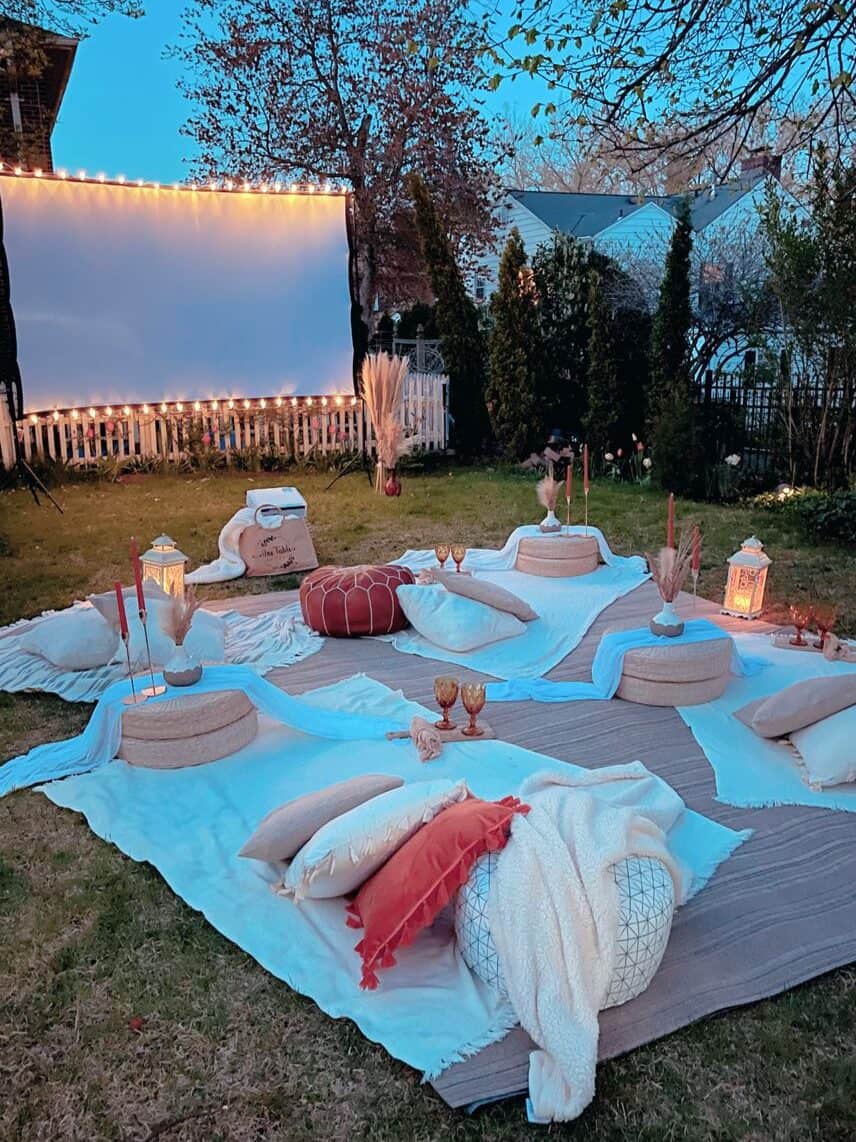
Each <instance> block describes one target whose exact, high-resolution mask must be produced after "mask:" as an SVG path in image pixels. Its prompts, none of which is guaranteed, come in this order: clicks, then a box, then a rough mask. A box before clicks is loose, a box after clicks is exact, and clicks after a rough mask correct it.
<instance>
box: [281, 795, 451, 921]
mask: <svg viewBox="0 0 856 1142" xmlns="http://www.w3.org/2000/svg"><path fill="white" fill-rule="evenodd" d="M467 792H468V791H467V786H466V782H464V781H457V782H455V781H450V780H449V779H448V778H438V779H436V780H435V781H414V782H411V783H410V784H409V785H402V786H401V788H400V789H391V790H390V791H389V792H388V793H381V794H380V795H379V796H377V797H372V798H371V800H369V801H365V802H363V804H362V805H357V806H356V807H355V808H353V809H350V810H349V811H348V812H347V813H343V814H342V815H341V816H340V817H336V818H334V820H332V821H328V823H327V824H326V825H324V826H322V827H321V828H320V829H319V830H318V832H317V833H316V834H315V835H314V836H313V837H312V839H311V840H309V841H307V842H306V844H305V845H304V846H303V848H302V849H300V851H299V852H298V853H297V855H296V856H295V858H294V860H293V861H292V862H291V864H290V865H289V866H288V870H287V871H286V874H285V876H284V877H283V881H282V888H281V890H280V892H281V893H282V894H283V895H285V896H293V897H294V900H295V903H299V902H300V901H301V900H303V899H304V898H305V897H307V898H310V899H314V900H329V899H330V898H331V897H332V896H344V895H345V894H346V893H348V892H355V891H356V890H357V889H358V888H359V887H360V885H361V884H364V883H365V882H366V881H367V880H368V878H369V877H370V876H371V875H372V874H373V873H375V872H377V870H378V869H379V868H380V866H381V865H382V864H383V863H384V861H385V860H387V859H388V858H389V857H391V856H392V854H393V853H394V852H395V851H396V849H398V848H400V847H401V846H402V845H403V844H404V842H405V841H408V840H409V839H410V838H411V837H412V836H413V834H414V833H415V832H416V830H417V829H419V828H421V827H422V825H424V824H425V823H426V822H428V821H430V820H432V819H433V818H434V817H436V815H437V814H438V813H439V812H440V811H441V810H443V809H445V808H447V807H448V806H449V805H454V804H455V802H456V801H463V799H464V798H465V797H466V796H467Z"/></svg>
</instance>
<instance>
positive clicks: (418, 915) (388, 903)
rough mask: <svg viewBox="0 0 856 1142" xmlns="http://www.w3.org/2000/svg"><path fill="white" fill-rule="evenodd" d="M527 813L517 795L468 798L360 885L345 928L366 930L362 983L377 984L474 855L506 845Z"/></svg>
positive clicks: (440, 815) (445, 900)
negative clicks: (517, 820)
mask: <svg viewBox="0 0 856 1142" xmlns="http://www.w3.org/2000/svg"><path fill="white" fill-rule="evenodd" d="M528 812H529V806H528V805H524V804H523V803H522V802H521V801H519V800H518V799H517V798H516V797H504V798H503V799H502V801H482V800H480V799H479V798H477V797H468V798H467V799H466V800H465V801H461V802H459V803H458V804H456V805H450V806H449V808H448V809H444V810H443V811H442V813H438V814H437V816H436V817H435V818H434V819H433V821H429V822H428V823H427V824H426V825H423V826H422V828H421V829H420V830H419V831H418V832H417V833H416V834H415V836H413V837H411V838H410V840H409V841H407V842H406V843H405V844H403V845H402V846H401V848H400V849H399V850H398V851H397V852H396V853H395V854H394V855H393V856H391V857H390V858H389V860H388V861H387V862H386V864H385V865H384V866H383V867H382V868H380V869H378V871H377V872H376V873H375V874H374V876H372V877H370V878H369V879H368V880H367V881H366V882H365V884H364V885H363V886H362V888H361V889H360V891H359V892H358V893H357V895H356V897H355V899H354V900H353V902H352V903H351V904H349V905H348V909H347V910H348V913H349V916H348V921H347V922H348V925H349V926H350V927H351V928H364V929H365V936H364V937H363V939H362V940H360V942H359V943H358V944H357V945H356V948H355V950H356V951H357V952H359V954H360V956H361V957H362V961H363V976H362V980H361V982H360V987H364V988H369V989H371V990H373V989H374V988H376V987H377V984H378V979H377V970H378V968H390V967H392V966H393V965H394V964H395V956H394V955H393V953H394V951H395V949H396V948H404V947H407V945H408V944H412V943H413V941H414V940H415V939H416V937H417V936H418V935H419V933H420V932H421V931H422V929H423V928H427V927H428V925H429V924H431V923H433V921H434V919H435V918H436V916H437V915H438V914H439V913H440V912H441V911H442V910H443V908H445V906H446V905H447V904H448V903H449V901H450V900H451V899H452V896H453V895H454V894H455V892H457V890H458V889H459V888H460V887H461V885H462V884H464V883H465V881H466V879H467V877H468V876H469V874H470V869H471V868H472V866H473V865H474V864H475V862H476V861H477V860H478V858H479V857H480V856H481V855H482V854H483V853H488V852H496V851H497V850H498V849H501V848H504V847H505V842H506V841H507V840H508V836H509V833H510V831H511V821H512V819H513V817H514V814H515V813H528Z"/></svg>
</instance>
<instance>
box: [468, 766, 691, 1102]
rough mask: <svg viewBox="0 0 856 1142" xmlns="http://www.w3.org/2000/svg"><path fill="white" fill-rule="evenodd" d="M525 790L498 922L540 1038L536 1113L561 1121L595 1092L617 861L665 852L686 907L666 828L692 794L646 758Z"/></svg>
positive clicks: (541, 781)
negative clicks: (653, 769) (681, 792)
mask: <svg viewBox="0 0 856 1142" xmlns="http://www.w3.org/2000/svg"><path fill="white" fill-rule="evenodd" d="M520 796H521V797H522V798H523V799H524V800H525V801H526V802H527V804H529V806H530V807H531V808H530V812H529V813H528V814H527V815H526V817H522V818H521V820H520V821H519V822H517V821H515V822H514V823H513V824H512V832H511V839H510V840H509V842H508V845H507V846H506V848H505V849H504V850H503V851H502V853H501V854H500V857H499V862H498V864H497V870H496V881H495V885H494V886H492V889H491V894H490V898H489V901H488V907H489V909H490V927H491V934H492V935H493V939H494V942H495V944H496V948H497V952H498V954H499V960H500V964H501V965H502V970H503V973H504V975H505V981H506V986H507V988H508V994H509V998H510V1000H511V1004H512V1006H513V1008H514V1010H515V1012H516V1014H517V1016H518V1018H519V1019H520V1022H521V1024H522V1026H523V1027H524V1028H525V1029H526V1031H528V1033H529V1035H530V1036H531V1037H532V1039H533V1040H534V1041H535V1043H536V1044H537V1045H538V1050H536V1051H533V1052H532V1054H531V1055H530V1057H529V1102H528V1104H527V1110H528V1113H529V1118H530V1120H531V1121H534V1122H556V1121H559V1122H564V1121H567V1120H569V1119H572V1118H576V1117H577V1116H578V1115H579V1114H581V1113H582V1111H583V1110H584V1109H585V1107H586V1106H588V1104H589V1103H590V1102H591V1100H592V1098H593V1097H594V1086H595V1067H596V1064H597V1044H598V1034H599V1028H598V1012H599V1011H600V1010H601V1008H602V1007H603V1005H604V1003H605V1001H606V996H607V993H608V991H609V983H610V979H611V977H612V969H613V964H614V961H615V946H616V941H617V938H618V890H617V888H616V885H615V880H614V877H613V876H612V873H611V869H612V866H613V865H614V864H615V863H616V862H617V861H621V860H626V859H627V858H628V857H633V856H642V857H651V858H653V859H655V860H659V861H662V862H663V864H664V865H665V866H666V867H667V868H668V869H669V871H670V872H671V874H672V879H673V881H674V885H675V901H676V904H678V905H680V904H683V902H684V901H685V900H686V898H687V893H688V891H689V887H690V880H691V875H690V870H689V867H688V866H687V865H686V864H685V863H684V862H683V861H681V860H679V859H676V858H675V856H674V855H673V853H672V852H671V851H670V848H669V841H668V833H669V830H670V829H672V828H673V827H674V825H675V824H676V823H677V821H678V820H679V819H680V817H681V816H682V815H683V813H684V803H683V801H682V800H681V798H680V797H679V796H678V795H677V793H675V791H674V790H673V789H671V788H670V786H668V785H667V784H666V783H665V782H664V781H662V780H661V779H660V778H659V777H656V776H654V775H653V774H651V773H649V772H648V770H647V769H646V768H645V766H644V765H642V763H641V762H638V761H637V762H632V763H631V764H629V765H615V766H610V767H609V768H608V769H598V770H593V771H583V772H576V773H575V772H573V771H571V772H567V773H564V772H558V773H557V772H555V771H545V772H543V773H537V774H535V775H533V776H532V777H530V778H528V779H527V780H526V781H524V782H523V784H522V786H521V787H520ZM534 885H537V886H538V887H537V891H533V886H534Z"/></svg>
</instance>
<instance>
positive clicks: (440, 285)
mask: <svg viewBox="0 0 856 1142" xmlns="http://www.w3.org/2000/svg"><path fill="white" fill-rule="evenodd" d="M407 190H408V193H409V194H410V197H411V199H412V200H413V207H414V214H415V219H416V229H417V232H418V234H419V246H420V249H421V251H422V256H423V258H424V260H425V266H426V269H427V272H428V277H429V280H430V282H431V290H432V292H433V294H434V297H435V299H436V305H435V317H436V321H437V331H438V333H439V335H440V343H441V347H442V352H443V362H444V364H445V367H446V372H447V373H448V375H449V412H450V414H451V417H452V420H453V424H454V443H455V449H456V450H457V452H459V453H460V454H461V455H464V456H473V455H475V454H477V453H478V452H480V451H481V449H482V448H483V447H484V444H485V440H486V438H487V436H488V434H489V425H488V418H487V410H486V408H485V380H486V378H485V345H484V338H483V336H482V332H481V329H480V328H479V318H478V310H477V309H476V306H475V304H474V303H473V301H472V299H471V298H470V296H469V294H468V293H467V291H466V287H465V286H464V280H463V278H462V276H461V271H460V269H459V268H458V264H457V261H456V260H455V254H454V250H453V249H452V244H451V242H450V241H449V237H448V234H447V232H446V230H445V228H444V226H443V224H442V222H441V220H440V217H439V215H438V214H437V210H436V207H435V206H434V202H433V199H432V198H431V194H430V192H429V190H428V187H427V186H426V185H425V182H424V181H423V180H422V179H421V178H420V177H419V176H418V175H415V174H411V175H409V176H408V180H407Z"/></svg>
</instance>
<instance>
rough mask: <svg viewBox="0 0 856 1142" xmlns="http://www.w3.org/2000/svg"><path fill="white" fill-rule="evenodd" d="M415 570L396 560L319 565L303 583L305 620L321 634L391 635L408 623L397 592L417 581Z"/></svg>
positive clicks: (339, 636)
mask: <svg viewBox="0 0 856 1142" xmlns="http://www.w3.org/2000/svg"><path fill="white" fill-rule="evenodd" d="M415 582H416V580H415V579H414V577H413V572H412V571H409V570H408V569H407V568H406V567H399V566H397V564H395V563H388V564H387V565H386V566H384V567H319V568H318V570H317V571H313V572H312V574H311V575H307V576H306V578H305V579H304V580H303V582H302V583H301V584H300V609H301V610H302V611H303V621H304V622H305V623H306V624H307V626H310V627H311V628H312V629H313V630H314V631H317V632H318V633H319V634H327V635H332V637H333V638H356V637H357V636H358V635H364V634H391V633H392V632H393V631H396V630H402V628H403V627H406V626H407V618H406V617H405V614H404V611H402V609H401V606H400V604H399V602H398V598H397V597H396V594H395V589H396V587H398V586H400V585H401V584H402V583H415Z"/></svg>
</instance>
